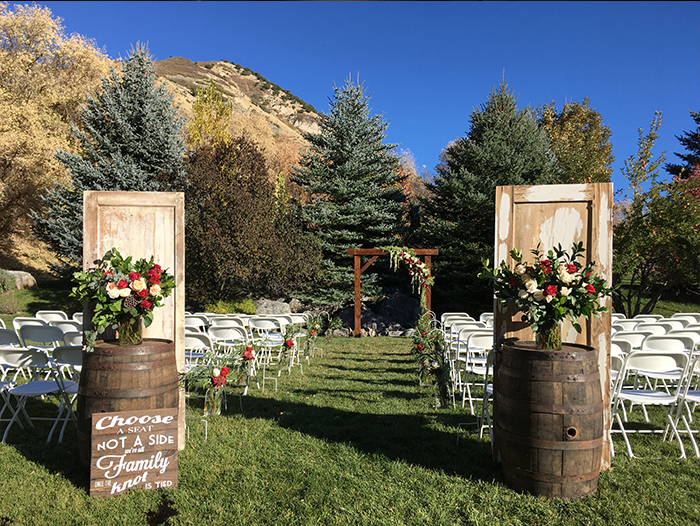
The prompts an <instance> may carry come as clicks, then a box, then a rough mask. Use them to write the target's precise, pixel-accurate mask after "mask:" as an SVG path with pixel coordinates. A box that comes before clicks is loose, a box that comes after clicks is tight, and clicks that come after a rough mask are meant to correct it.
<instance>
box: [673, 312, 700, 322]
mask: <svg viewBox="0 0 700 526" xmlns="http://www.w3.org/2000/svg"><path fill="white" fill-rule="evenodd" d="M671 318H685V319H687V320H692V321H689V323H700V312H676V313H675V314H671Z"/></svg>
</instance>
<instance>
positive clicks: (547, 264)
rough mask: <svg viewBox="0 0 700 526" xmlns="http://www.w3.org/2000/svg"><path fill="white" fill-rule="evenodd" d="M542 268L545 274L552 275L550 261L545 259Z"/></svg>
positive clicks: (541, 263) (541, 262) (541, 264)
mask: <svg viewBox="0 0 700 526" xmlns="http://www.w3.org/2000/svg"><path fill="white" fill-rule="evenodd" d="M540 268H541V269H542V272H544V273H545V274H551V273H552V264H551V263H550V262H549V260H548V259H543V260H542V261H540Z"/></svg>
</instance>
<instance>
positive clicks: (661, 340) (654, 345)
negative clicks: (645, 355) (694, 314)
mask: <svg viewBox="0 0 700 526" xmlns="http://www.w3.org/2000/svg"><path fill="white" fill-rule="evenodd" d="M694 348H695V341H694V340H693V339H692V338H690V337H689V336H669V335H668V334H664V335H652V336H647V337H646V338H645V339H644V341H643V342H642V350H643V351H659V352H682V351H692V350H693V349H694Z"/></svg>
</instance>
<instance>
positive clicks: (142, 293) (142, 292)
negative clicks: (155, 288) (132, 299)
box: [136, 289, 148, 300]
mask: <svg viewBox="0 0 700 526" xmlns="http://www.w3.org/2000/svg"><path fill="white" fill-rule="evenodd" d="M136 296H137V297H139V298H141V299H142V300H145V299H146V298H147V297H148V291H147V290H146V289H141V290H140V291H138V292H137V293H136Z"/></svg>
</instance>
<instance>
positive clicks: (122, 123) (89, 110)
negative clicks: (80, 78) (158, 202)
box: [31, 44, 186, 276]
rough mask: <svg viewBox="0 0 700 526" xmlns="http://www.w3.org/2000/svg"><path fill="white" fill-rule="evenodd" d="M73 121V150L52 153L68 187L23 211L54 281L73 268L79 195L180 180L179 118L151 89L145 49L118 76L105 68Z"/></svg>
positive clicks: (175, 184) (78, 242) (78, 245)
mask: <svg viewBox="0 0 700 526" xmlns="http://www.w3.org/2000/svg"><path fill="white" fill-rule="evenodd" d="M81 121H82V130H79V129H74V130H73V133H74V134H75V136H76V138H77V139H78V141H79V142H80V146H81V147H80V153H79V154H73V153H70V152H67V151H65V150H61V151H59V152H57V153H56V158H57V159H58V160H59V161H60V162H61V163H62V164H63V166H64V167H65V168H66V169H67V170H68V173H69V175H70V178H71V181H70V184H68V185H63V184H58V183H57V184H56V185H55V187H54V188H53V189H52V190H49V191H48V192H47V194H46V195H45V196H43V197H42V202H43V204H44V211H43V212H42V213H41V214H40V213H37V211H32V213H31V217H32V222H33V224H32V233H33V234H34V236H35V237H37V238H38V239H40V240H42V241H44V242H45V243H47V244H48V246H49V248H50V250H51V251H52V252H54V253H55V254H56V256H57V258H58V260H59V264H57V265H55V266H54V267H53V268H52V270H53V271H54V272H55V273H56V274H57V275H62V276H67V275H70V274H71V273H72V272H73V271H74V270H76V269H78V268H79V267H80V266H81V262H82V254H83V249H82V246H83V236H82V233H83V197H82V196H83V192H84V191H85V190H103V191H105V190H110V191H177V190H181V189H183V188H184V184H185V178H186V174H185V170H184V160H183V155H184V153H185V150H186V149H185V143H184V140H183V137H182V130H183V126H184V121H183V119H182V118H181V117H180V116H179V115H178V113H177V109H176V108H175V107H174V104H173V97H172V95H170V93H168V91H167V89H166V87H165V86H164V85H162V84H160V85H158V84H157V82H156V75H155V68H154V67H153V58H152V57H151V56H150V54H149V52H148V49H147V48H146V47H145V46H142V45H140V44H137V46H136V49H133V48H132V50H131V52H130V54H129V57H128V58H127V59H126V61H124V62H123V63H122V65H121V71H120V72H118V71H117V70H116V69H114V68H112V69H111V70H110V75H109V77H103V78H102V90H101V91H100V92H99V93H97V94H96V95H94V96H88V98H87V104H86V106H85V107H84V108H83V113H82V115H81Z"/></svg>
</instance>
